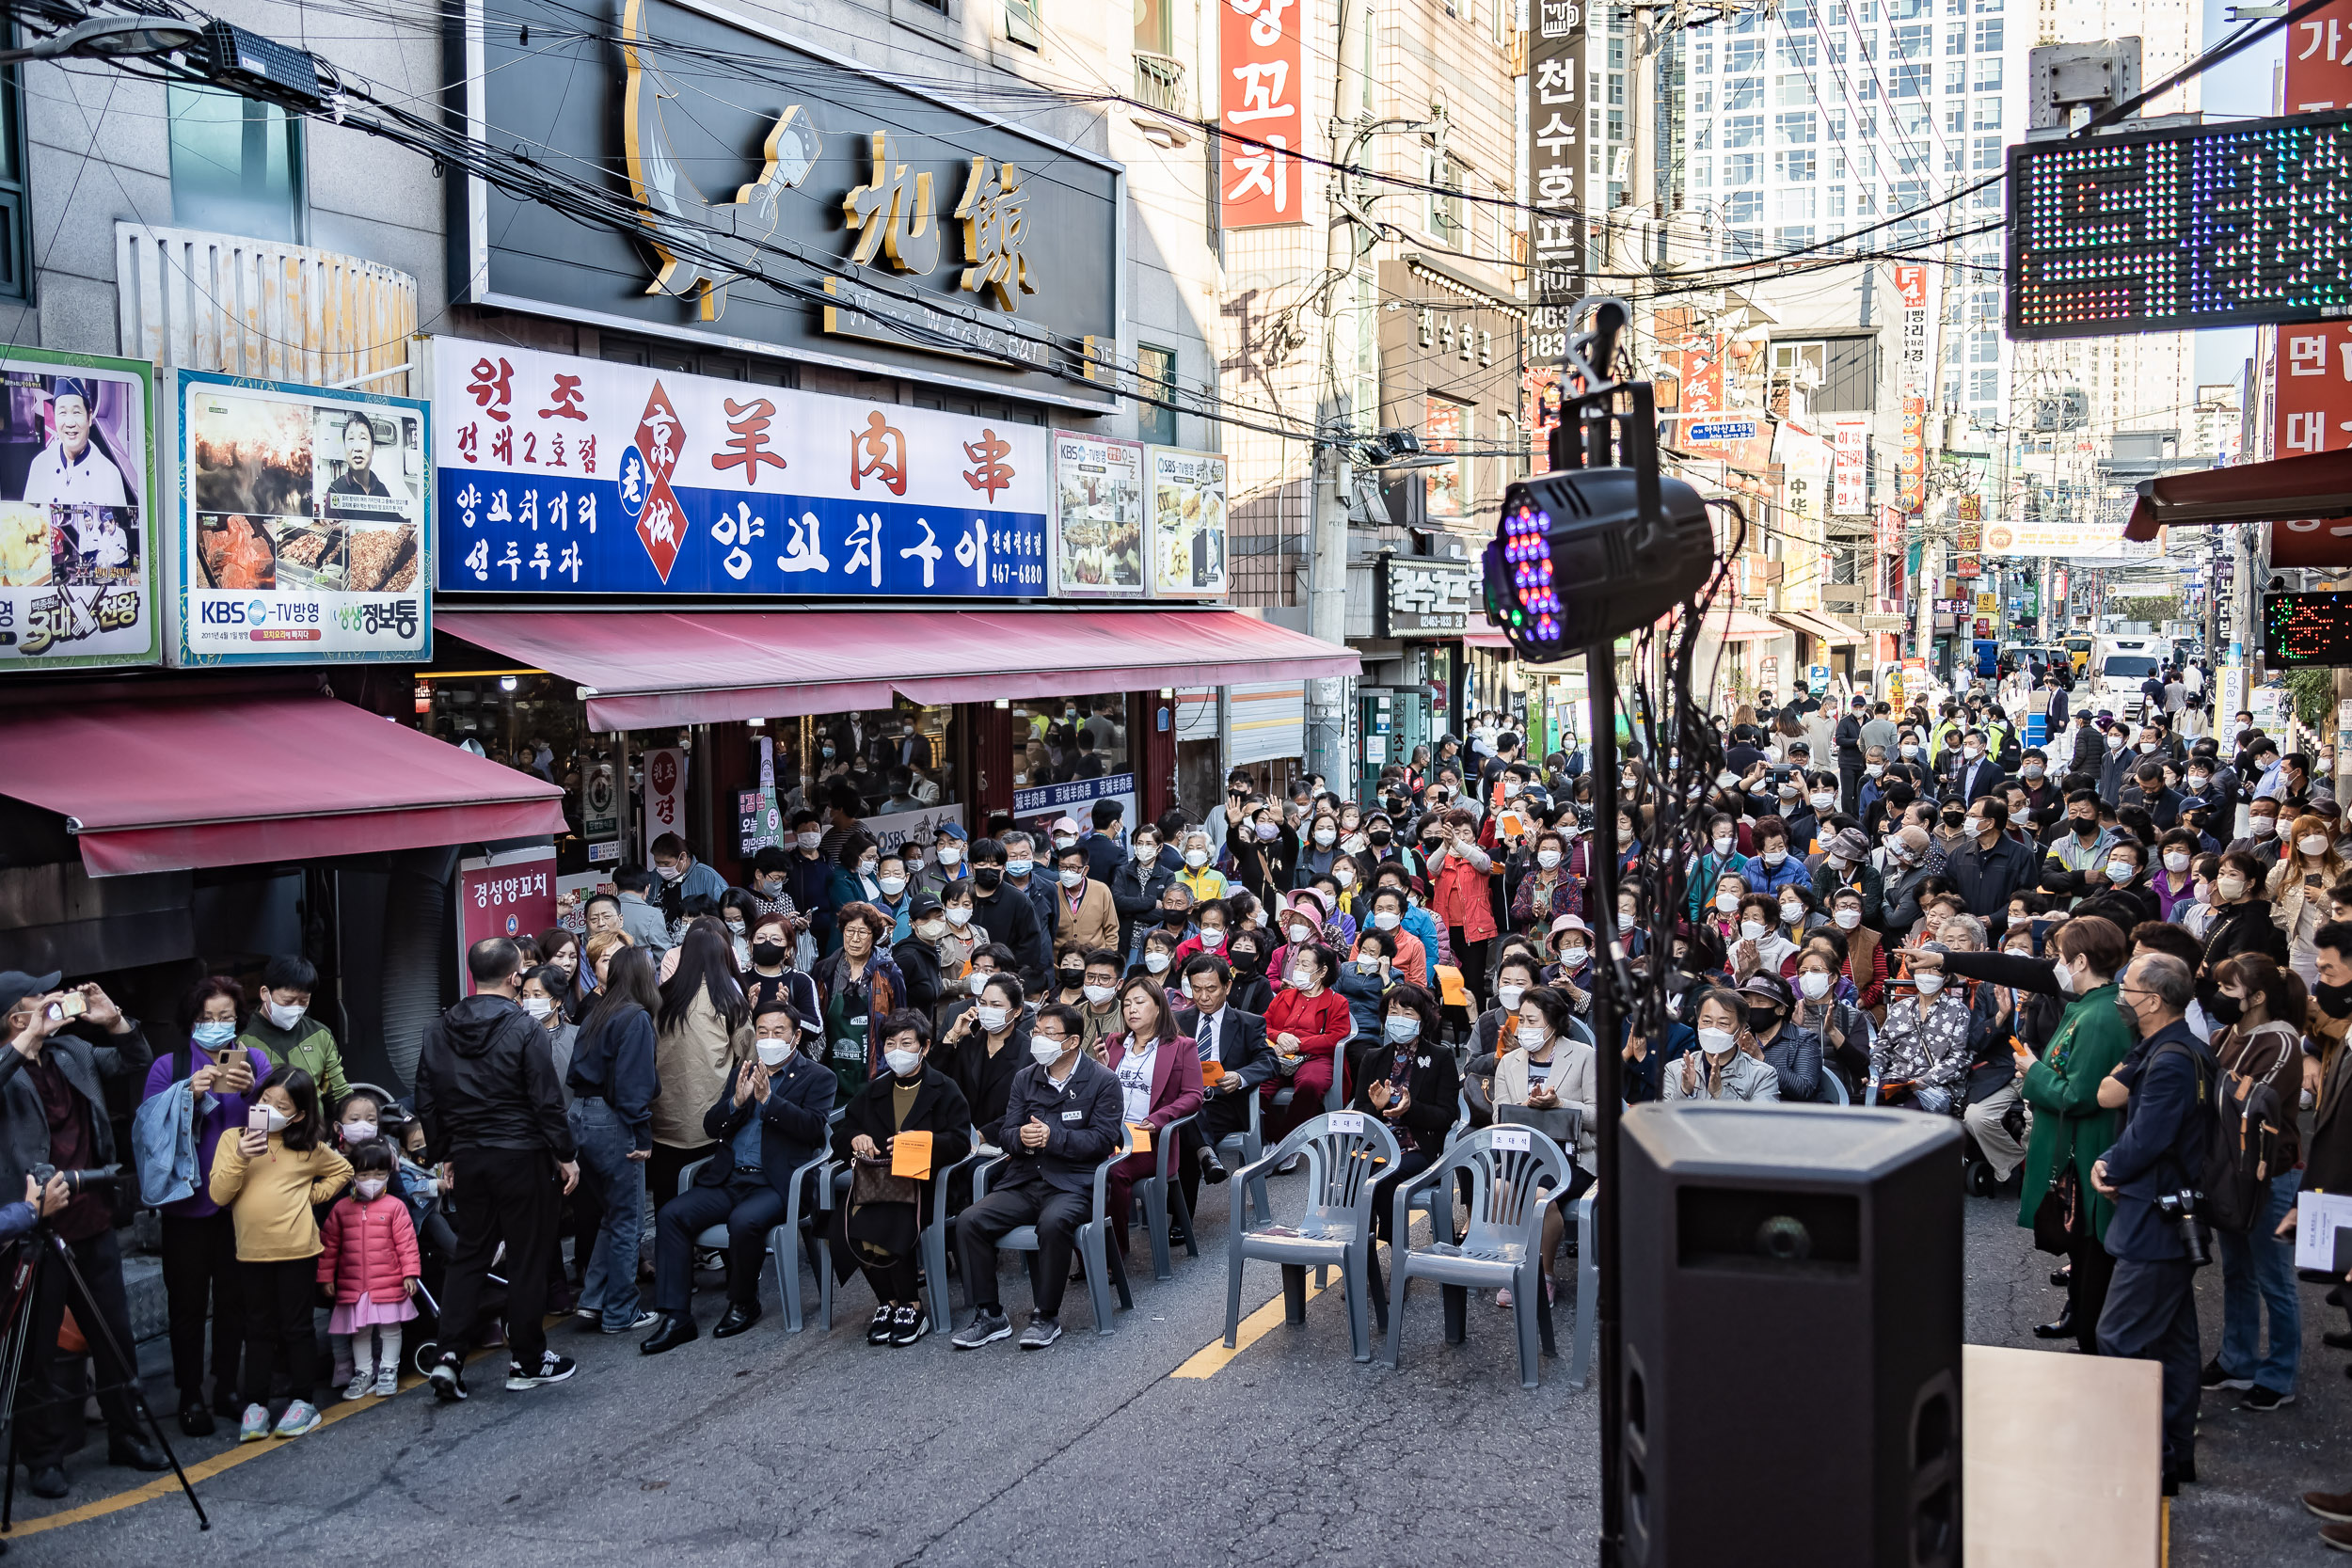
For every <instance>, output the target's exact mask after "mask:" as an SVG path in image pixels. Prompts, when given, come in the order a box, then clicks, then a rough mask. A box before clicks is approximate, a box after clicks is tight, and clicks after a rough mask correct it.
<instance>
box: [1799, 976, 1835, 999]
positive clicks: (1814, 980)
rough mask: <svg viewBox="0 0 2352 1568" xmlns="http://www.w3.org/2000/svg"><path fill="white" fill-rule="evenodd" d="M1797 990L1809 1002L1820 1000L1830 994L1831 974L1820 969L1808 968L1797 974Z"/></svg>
mask: <svg viewBox="0 0 2352 1568" xmlns="http://www.w3.org/2000/svg"><path fill="white" fill-rule="evenodd" d="M1797 990H1798V991H1799V993H1801V994H1802V995H1803V996H1804V999H1805V1000H1806V1001H1807V1002H1819V1001H1820V999H1821V998H1822V997H1824V996H1827V995H1828V994H1829V976H1828V975H1826V974H1822V973H1821V972H1820V970H1818V969H1808V970H1806V971H1805V972H1804V974H1800V975H1798V976H1797Z"/></svg>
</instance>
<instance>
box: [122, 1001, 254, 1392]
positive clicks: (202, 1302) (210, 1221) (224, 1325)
mask: <svg viewBox="0 0 2352 1568" xmlns="http://www.w3.org/2000/svg"><path fill="white" fill-rule="evenodd" d="M245 1013H246V997H245V988H244V987H242V986H240V985H238V984H237V982H236V981H234V980H231V979H230V978H229V977H228V976H227V975H225V974H214V975H209V976H207V977H206V978H204V979H203V980H201V981H199V982H198V984H197V986H196V989H195V990H191V991H189V992H188V994H187V998H186V1000H184V1001H183V1002H182V1003H181V1004H180V1029H181V1033H182V1034H183V1035H184V1036H186V1037H187V1041H188V1043H187V1047H186V1049H185V1050H183V1051H172V1052H167V1053H164V1054H162V1055H159V1056H157V1057H156V1058H155V1065H154V1066H152V1067H151V1068H149V1069H148V1070H147V1090H146V1093H145V1094H143V1095H142V1096H141V1097H140V1098H141V1099H143V1100H152V1099H153V1098H154V1097H155V1096H157V1095H159V1094H163V1093H166V1092H169V1093H172V1094H193V1095H195V1096H196V1115H195V1122H196V1191H195V1192H194V1193H192V1194H190V1195H189V1196H186V1197H183V1198H182V1199H181V1200H180V1201H179V1202H177V1203H171V1204H167V1205H165V1206H164V1209H163V1211H162V1216H163V1264H164V1296H165V1301H166V1306H167V1315H168V1317H169V1320H170V1324H171V1374H172V1379H173V1381H174V1382H176V1383H177V1384H178V1385H179V1386H180V1430H181V1431H183V1432H184V1433H187V1434H188V1435H189V1436H191V1437H209V1436H211V1435H212V1432H213V1413H214V1412H215V1411H218V1412H219V1413H220V1414H221V1415H223V1416H227V1417H230V1418H232V1419H233V1418H235V1416H236V1414H237V1411H238V1408H239V1407H238V1404H237V1400H236V1390H237V1356H238V1353H239V1349H240V1342H241V1333H240V1330H241V1325H242V1324H243V1323H244V1322H245V1299H244V1297H243V1296H242V1295H241V1294H240V1293H239V1291H238V1289H237V1277H238V1276H237V1232H236V1227H235V1225H234V1223H233V1222H232V1221H231V1220H230V1214H229V1211H228V1210H226V1209H223V1208H222V1207H221V1206H220V1205H218V1204H217V1203H215V1202H214V1201H213V1197H212V1190H211V1189H212V1178H213V1151H214V1150H215V1148H219V1147H220V1137H221V1134H222V1133H223V1132H228V1131H229V1130H230V1128H239V1129H242V1128H243V1127H244V1126H245V1120H246V1108H247V1107H246V1096H247V1095H249V1094H251V1093H253V1091H254V1086H255V1085H258V1084H260V1083H261V1082H262V1079H264V1078H267V1077H268V1076H269V1074H270V1062H269V1058H268V1057H266V1056H264V1055H262V1053H260V1052H259V1051H255V1050H251V1049H249V1048H248V1049H246V1050H244V1051H233V1050H229V1048H230V1045H231V1043H232V1042H233V1041H234V1040H235V1039H236V1037H237V1031H238V1029H239V1028H240V1027H241V1026H242V1025H243V1023H244V1022H245ZM219 1051H229V1054H228V1055H227V1056H226V1057H225V1058H223V1057H216V1056H215V1054H214V1053H215V1052H219ZM208 1096H209V1097H210V1098H209V1099H208V1098H207V1097H208ZM207 1307H210V1308H211V1312H212V1319H213V1389H214V1398H213V1402H212V1403H211V1404H209V1405H207V1404H206V1403H205V1402H204V1316H205V1311H206V1308H207Z"/></svg>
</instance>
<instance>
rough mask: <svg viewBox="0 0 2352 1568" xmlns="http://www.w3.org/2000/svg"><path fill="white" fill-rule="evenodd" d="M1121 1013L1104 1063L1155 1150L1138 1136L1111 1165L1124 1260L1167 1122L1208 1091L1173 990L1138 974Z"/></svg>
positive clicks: (1115, 1230)
mask: <svg viewBox="0 0 2352 1568" xmlns="http://www.w3.org/2000/svg"><path fill="white" fill-rule="evenodd" d="M1210 907H1211V908H1216V907H1217V906H1215V905H1212V906H1210ZM1119 1014H1120V1022H1123V1023H1124V1024H1126V1026H1127V1027H1126V1028H1125V1029H1123V1030H1121V1031H1120V1033H1118V1034H1115V1035H1109V1036H1106V1037H1104V1040H1103V1055H1104V1066H1106V1067H1108V1068H1109V1069H1111V1071H1112V1073H1113V1074H1115V1075H1116V1076H1117V1077H1118V1079H1119V1089H1120V1096H1121V1098H1122V1099H1123V1101H1124V1102H1125V1108H1124V1111H1123V1112H1122V1114H1123V1115H1124V1116H1125V1117H1126V1119H1127V1125H1128V1126H1130V1127H1140V1128H1141V1129H1142V1130H1143V1131H1144V1132H1148V1133H1150V1135H1151V1147H1150V1148H1146V1147H1144V1140H1143V1139H1142V1138H1140V1137H1138V1138H1137V1139H1136V1151H1135V1152H1134V1153H1133V1154H1130V1155H1128V1156H1127V1158H1125V1159H1124V1160H1121V1161H1120V1162H1119V1164H1115V1165H1113V1166H1112V1167H1111V1174H1110V1185H1109V1192H1108V1195H1107V1196H1108V1201H1109V1207H1108V1208H1107V1209H1105V1210H1104V1212H1105V1213H1107V1214H1109V1215H1110V1216H1111V1217H1112V1218H1113V1219H1115V1220H1117V1221H1118V1223H1117V1224H1115V1225H1113V1226H1112V1227H1111V1240H1112V1241H1113V1242H1114V1243H1117V1245H1118V1247H1119V1252H1120V1257H1122V1258H1123V1257H1125V1256H1126V1254H1127V1216H1128V1215H1130V1214H1132V1213H1134V1212H1135V1207H1136V1205H1135V1195H1136V1182H1138V1181H1140V1180H1143V1179H1144V1178H1145V1177H1147V1176H1150V1175H1151V1174H1152V1172H1153V1171H1154V1170H1156V1169H1158V1168H1159V1152H1158V1145H1159V1140H1160V1139H1162V1138H1163V1137H1165V1136H1166V1135H1167V1132H1168V1123H1169V1122H1172V1121H1179V1120H1182V1119H1183V1118H1184V1117H1188V1116H1190V1115H1192V1114H1193V1113H1194V1112H1195V1111H1198V1110H1199V1109H1200V1101H1201V1097H1202V1095H1203V1093H1204V1092H1205V1091H1204V1090H1203V1088H1202V1086H1201V1083H1200V1053H1198V1052H1196V1051H1195V1050H1193V1047H1192V1040H1191V1038H1190V1037H1187V1036H1186V1035H1184V1033H1183V1032H1182V1031H1180V1030H1179V1029H1178V1028H1177V1027H1176V1017H1175V1014H1174V1013H1172V1012H1170V1011H1169V1010H1168V993H1167V992H1166V991H1164V990H1161V989H1160V983H1159V982H1158V981H1157V980H1152V979H1146V978H1144V977H1142V976H1136V978H1134V979H1130V980H1128V981H1126V982H1125V983H1124V984H1122V985H1121V986H1120V988H1119ZM1171 1207H1172V1206H1171ZM1170 1240H1171V1241H1173V1242H1175V1243H1177V1244H1178V1245H1182V1244H1183V1242H1184V1238H1183V1237H1181V1236H1172V1237H1170Z"/></svg>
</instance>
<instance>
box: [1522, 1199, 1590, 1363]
mask: <svg viewBox="0 0 2352 1568" xmlns="http://www.w3.org/2000/svg"><path fill="white" fill-rule="evenodd" d="M1598 1191H1600V1184H1599V1183H1598V1182H1595V1183H1594V1184H1593V1185H1592V1186H1589V1187H1587V1188H1585V1189H1584V1196H1582V1197H1580V1198H1578V1199H1577V1200H1576V1201H1575V1202H1574V1203H1571V1204H1569V1205H1568V1208H1569V1210H1570V1211H1571V1212H1574V1214H1575V1215H1576V1328H1575V1341H1576V1342H1575V1346H1574V1349H1573V1352H1572V1359H1571V1360H1570V1361H1569V1363H1568V1381H1569V1382H1570V1383H1571V1384H1573V1385H1574V1386H1577V1387H1579V1388H1581V1387H1583V1386H1584V1383H1585V1379H1586V1378H1587V1376H1588V1375H1589V1374H1590V1373H1591V1370H1592V1366H1593V1330H1594V1323H1595V1319H1596V1316H1597V1311H1598V1308H1599V1306H1600V1259H1599V1248H1598V1246H1597V1244H1596V1243H1595V1242H1594V1241H1593V1195H1594V1194H1595V1193H1597V1192H1598ZM1513 1299H1515V1300H1516V1299H1517V1298H1516V1297H1514V1298H1513Z"/></svg>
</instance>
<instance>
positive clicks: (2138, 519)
mask: <svg viewBox="0 0 2352 1568" xmlns="http://www.w3.org/2000/svg"><path fill="white" fill-rule="evenodd" d="M2347 518H2352V451H2320V452H2311V453H2308V454H2306V455H2303V456H2299V457H2280V458H2277V459H2274V460H2273V461H2271V462H2268V463H2247V464H2241V465H2239V466H2237V467H2228V468H2206V469H2202V470H2200V471H2199V472H2196V473H2186V474H2171V475H2168V476H2167V477H2165V478H2163V479H2149V480H2142V481H2141V482H2140V483H2139V499H2137V501H2134V502H2133V503H2132V515H2131V520H2130V521H2129V522H2127V523H2125V524H2124V525H2123V537H2124V538H2126V539H2131V540H2137V542H2139V543H2141V544H2146V543H2148V542H2149V541H2151V540H2153V539H2155V538H2156V537H2157V536H2158V535H2159V534H2160V533H2161V532H2162V531H2164V530H2165V529H2168V528H2181V527H2194V526H2203V527H2208V528H2214V527H2235V526H2243V525H2245V524H2249V523H2280V524H2283V525H2285V526H2284V527H2281V528H2279V529H2275V530H2273V531H2272V533H2271V536H2270V562H2271V564H2272V565H2274V566H2339V565H2346V564H2352V527H2348V526H2346V525H2345V522H2344V520H2345V519H2347Z"/></svg>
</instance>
